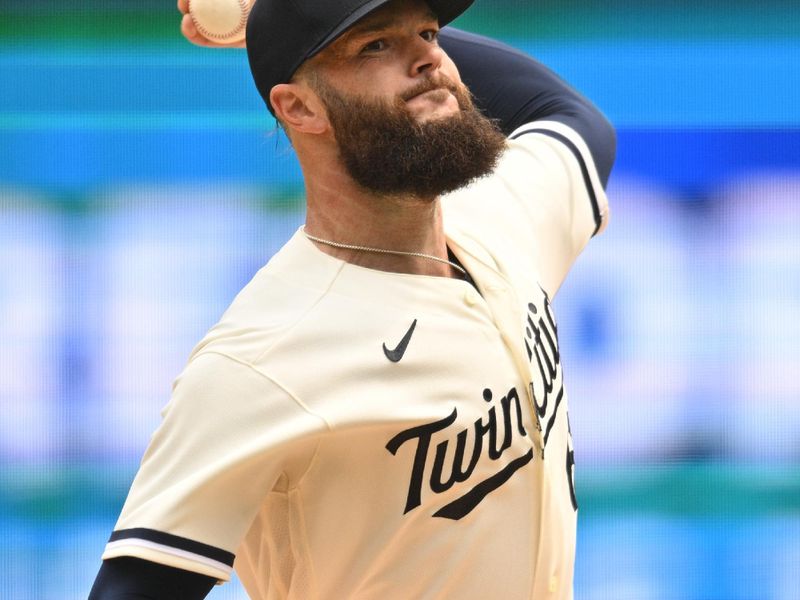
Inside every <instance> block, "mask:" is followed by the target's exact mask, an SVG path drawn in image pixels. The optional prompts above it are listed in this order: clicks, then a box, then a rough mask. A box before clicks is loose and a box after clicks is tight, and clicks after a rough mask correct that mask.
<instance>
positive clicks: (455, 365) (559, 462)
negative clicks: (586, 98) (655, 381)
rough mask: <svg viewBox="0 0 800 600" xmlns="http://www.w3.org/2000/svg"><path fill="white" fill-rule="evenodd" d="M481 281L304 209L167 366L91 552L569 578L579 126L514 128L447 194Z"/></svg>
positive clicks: (505, 591) (401, 584)
mask: <svg viewBox="0 0 800 600" xmlns="http://www.w3.org/2000/svg"><path fill="white" fill-rule="evenodd" d="M441 202H442V210H443V214H444V223H445V230H446V234H447V238H448V244H449V247H450V248H451V250H452V252H453V253H454V254H455V255H456V257H457V258H458V259H459V261H460V262H461V263H462V264H463V265H464V267H465V268H466V269H467V270H468V271H469V273H470V274H471V276H472V278H473V279H474V282H475V285H474V286H473V285H472V284H470V283H468V282H466V281H462V280H456V279H447V278H440V277H428V276H421V275H408V274H398V273H388V272H383V271H376V270H372V269H366V268H363V267H359V266H355V265H352V264H348V263H346V262H342V261H340V260H337V259H335V258H333V257H331V256H329V255H327V254H325V253H323V252H321V251H320V250H319V249H318V248H317V247H316V246H314V245H313V244H312V243H311V242H310V241H309V240H308V239H306V238H305V237H304V236H303V234H302V232H298V233H297V234H295V235H294V237H293V238H292V239H291V240H290V241H289V242H288V243H287V244H286V245H285V246H284V247H283V249H282V250H281V251H279V252H278V253H277V254H276V255H275V256H274V257H273V258H272V260H270V262H269V263H268V264H267V265H266V266H265V267H264V268H263V269H261V270H260V271H259V272H258V273H257V274H256V275H255V277H254V278H253V280H252V281H251V282H250V283H249V284H248V285H247V286H246V287H245V288H244V289H243V290H242V291H241V292H240V294H239V295H238V296H237V298H236V299H235V300H234V302H233V303H232V305H231V306H230V308H229V309H228V310H227V311H226V313H225V314H224V315H223V317H222V319H221V320H220V322H219V323H218V324H217V325H216V326H215V327H213V328H212V329H211V330H210V331H209V333H208V334H207V335H206V337H205V338H204V339H203V340H202V341H201V342H200V343H199V344H198V345H197V347H196V348H195V349H194V351H193V352H192V355H191V357H190V359H189V362H188V365H187V366H186V369H185V370H184V372H183V373H182V374H181V375H180V376H179V377H178V379H177V380H176V381H175V384H174V386H173V393H172V398H171V400H170V402H169V403H168V404H167V406H166V407H165V409H164V411H163V422H162V425H161V426H160V428H159V429H158V430H157V431H156V433H155V434H154V436H153V438H152V440H151V443H150V446H149V448H148V449H147V451H146V453H145V455H144V458H143V460H142V464H141V467H140V470H139V472H138V474H137V476H136V478H135V480H134V482H133V485H132V487H131V490H130V493H129V495H128V498H127V501H126V502H125V505H124V508H123V510H122V513H121V515H120V517H119V520H118V522H117V524H116V527H115V530H114V532H113V534H112V536H111V539H110V541H109V543H108V545H107V547H106V550H105V553H104V555H103V557H104V558H113V557H118V556H136V557H140V558H143V559H146V560H150V561H155V562H158V563H162V564H165V565H170V566H174V567H179V568H182V569H187V570H190V571H195V572H198V573H203V574H206V575H210V576H212V577H215V578H217V579H218V580H219V581H221V582H222V581H226V580H228V579H229V577H230V574H231V570H232V568H233V567H235V568H236V571H237V573H238V574H239V577H240V579H241V580H242V582H243V584H244V586H245V588H246V589H247V591H248V593H249V594H250V596H251V597H252V598H254V599H270V600H271V599H275V598H291V599H308V598H359V599H381V600H385V599H387V598H459V599H469V598H475V599H485V598H513V599H516V598H536V599H542V598H560V599H566V598H571V597H572V573H573V560H574V551H575V526H576V516H577V502H576V498H575V489H574V473H573V471H574V454H573V450H572V441H571V437H570V431H569V420H568V415H567V396H566V392H565V389H564V382H563V374H562V368H561V359H560V355H559V348H558V334H557V331H558V330H557V325H556V320H555V316H554V313H553V308H552V306H551V304H550V299H551V298H552V297H553V295H554V294H555V292H556V290H557V289H558V287H559V285H560V284H561V282H562V280H563V278H564V276H565V275H566V273H567V271H568V270H569V268H570V266H571V264H572V262H573V261H574V259H575V258H576V256H577V255H578V254H579V253H580V251H581V250H582V248H583V247H584V245H585V244H586V242H587V241H588V240H589V239H590V238H591V236H592V235H594V234H595V233H597V232H598V231H599V230H600V229H601V228H602V227H603V225H604V224H605V221H606V212H607V209H606V206H607V204H606V199H605V194H604V191H603V189H602V186H601V185H600V182H599V180H598V177H597V175H596V172H595V168H594V166H593V163H592V159H591V155H590V153H589V151H588V149H587V147H586V146H585V144H584V143H583V141H582V140H581V138H580V137H579V136H578V135H577V134H576V133H575V132H574V131H572V130H571V129H569V128H568V127H566V126H563V125H561V124H559V123H555V122H536V123H532V124H529V125H527V126H524V127H522V128H520V129H518V130H517V131H516V132H514V133H513V134H512V135H511V136H510V138H509V142H508V149H507V151H506V152H505V154H504V155H503V157H502V158H501V162H500V164H499V167H498V169H497V170H496V171H495V172H494V173H493V174H492V175H491V176H490V177H486V178H484V179H481V180H479V181H477V182H476V183H474V184H473V185H471V186H469V187H467V188H464V189H462V190H459V191H458V192H455V193H452V194H450V195H448V196H446V197H444V198H443V199H442V201H441Z"/></svg>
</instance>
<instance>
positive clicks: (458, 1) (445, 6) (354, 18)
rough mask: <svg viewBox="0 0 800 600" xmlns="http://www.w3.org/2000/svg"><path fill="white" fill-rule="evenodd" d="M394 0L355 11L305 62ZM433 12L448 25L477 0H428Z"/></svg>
mask: <svg viewBox="0 0 800 600" xmlns="http://www.w3.org/2000/svg"><path fill="white" fill-rule="evenodd" d="M391 1H392V0H371V1H370V2H367V3H366V4H364V5H363V6H360V7H359V8H358V10H355V11H353V12H352V13H351V14H349V15H348V16H347V18H346V19H345V20H344V21H342V22H341V23H340V24H339V25H337V26H336V28H335V29H334V30H333V31H331V32H330V33H329V34H328V35H327V36H326V37H325V39H324V40H322V41H321V42H320V43H319V44H317V45H316V46H315V47H314V48H313V49H312V50H311V51H310V52H309V53H308V55H307V56H306V57H305V59H304V61H305V60H308V59H309V58H311V57H312V56H314V55H315V54H318V53H319V52H322V50H324V49H325V48H326V47H327V46H329V45H330V44H332V43H333V42H334V41H335V40H336V38H338V37H339V36H341V35H342V34H343V33H344V32H345V31H347V30H348V29H350V27H352V26H353V25H355V24H356V23H357V22H358V21H360V20H361V19H363V18H364V17H366V16H367V15H368V14H370V13H371V12H374V11H376V10H377V9H379V8H380V7H381V6H383V5H384V4H388V3H389V2H391ZM426 1H427V3H428V4H429V5H430V7H431V8H432V9H433V11H434V12H435V13H436V16H437V17H438V18H439V25H440V26H444V25H447V24H448V23H449V22H450V21H452V20H453V19H455V18H456V17H458V16H459V15H460V14H461V13H463V12H464V11H465V10H467V9H468V8H469V7H470V6H471V5H472V3H473V2H474V1H475V0H426Z"/></svg>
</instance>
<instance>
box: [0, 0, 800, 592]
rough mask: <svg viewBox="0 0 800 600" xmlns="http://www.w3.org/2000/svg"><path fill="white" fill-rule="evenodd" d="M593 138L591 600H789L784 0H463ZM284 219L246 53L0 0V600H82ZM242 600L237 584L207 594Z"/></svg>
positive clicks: (573, 285) (798, 329) (562, 314)
mask: <svg viewBox="0 0 800 600" xmlns="http://www.w3.org/2000/svg"><path fill="white" fill-rule="evenodd" d="M458 24H459V25H460V26H462V27H464V28H467V29H471V30H473V31H477V32H481V33H485V34H488V35H492V36H495V37H498V38H501V39H503V40H506V41H508V42H510V43H512V44H513V45H515V46H517V47H520V48H522V49H525V50H527V51H528V52H530V53H531V54H533V55H534V56H537V57H539V58H540V59H541V60H543V61H544V62H545V63H547V64H549V65H550V66H552V67H553V68H554V69H555V70H556V71H557V72H559V73H560V74H562V75H563V76H564V77H565V78H566V79H567V80H568V81H570V82H572V83H573V84H574V85H575V86H576V87H578V88H579V89H581V90H582V91H584V92H585V93H586V94H587V95H588V96H589V97H590V98H592V99H593V100H594V101H595V102H596V103H597V104H598V105H599V106H600V107H601V108H602V109H603V110H604V111H605V112H606V114H607V115H608V116H609V118H610V119H611V120H612V122H614V123H615V125H616V126H617V128H618V132H619V158H618V163H617V167H616V170H615V172H614V174H613V176H612V180H611V183H610V186H609V197H610V199H611V203H612V220H611V224H610V227H609V229H608V230H607V232H606V233H605V234H604V235H602V236H601V237H599V238H598V239H596V240H594V241H593V243H592V244H591V245H590V246H589V249H588V250H587V252H586V253H585V254H584V255H583V256H582V258H581V259H580V261H579V262H578V264H577V265H576V267H575V269H574V271H573V272H572V274H571V276H570V278H569V279H568V280H567V283H566V284H565V286H564V287H563V288H562V290H561V292H560V294H559V296H558V297H557V298H556V303H555V308H556V312H557V314H558V317H559V321H560V337H561V343H562V346H563V356H564V360H565V370H566V373H567V380H568V382H569V383H568V385H569V387H570V402H571V406H570V417H571V420H572V431H573V436H574V439H575V455H576V461H577V463H578V468H577V475H576V480H577V488H578V498H579V502H580V504H581V510H580V513H579V534H578V538H579V539H578V550H577V566H576V576H575V590H576V598H577V599H579V600H580V599H590V600H600V599H608V600H623V599H625V600H628V599H629V600H650V599H653V600H656V599H657V600H683V599H697V600H701V599H702V600H760V599H775V600H787V599H798V598H800V575H798V573H800V315H799V313H800V239H799V236H800V233H799V232H800V19H798V8H797V6H796V3H794V2H793V1H792V2H790V1H785V0H766V1H764V2H760V3H752V2H744V1H742V0H733V1H731V2H725V3H723V2H717V1H710V0H695V1H693V2H688V1H676V0H665V1H664V2H659V3H640V2H633V1H627V0H611V1H609V2H604V3H590V2H576V1H574V0H560V1H556V0H542V1H539V2H536V3H528V2H522V1H516V2H515V1H512V0H494V1H492V0H479V2H478V3H477V4H476V6H475V7H474V8H473V9H472V11H471V12H470V13H468V15H466V16H465V17H463V18H462V19H461V20H460V21H459V22H458ZM302 220H303V204H302V185H301V181H300V178H299V169H298V167H297V165H296V162H295V160H294V158H293V155H292V153H291V150H290V148H289V145H288V143H287V142H286V141H285V139H284V138H282V136H281V135H279V134H277V133H276V131H275V126H274V122H273V121H272V120H271V119H270V118H269V116H268V114H267V113H266V111H265V110H264V109H263V107H262V105H261V102H260V99H259V98H258V96H257V94H256V92H255V89H254V87H253V85H252V83H251V81H250V76H249V72H248V69H247V65H246V58H245V55H244V52H243V51H236V50H225V51H223V50H207V49H200V48H195V47H192V46H190V45H189V44H188V43H186V42H185V41H184V40H183V39H182V38H181V37H180V35H179V33H178V15H177V12H176V11H175V9H174V6H173V3H172V2H171V1H170V2H166V1H154V0H140V1H137V2H133V1H130V2H123V1H122V0H118V1H117V2H113V3H110V2H107V1H100V0H86V1H83V2H80V3H65V2H61V1H56V0H38V1H37V0H27V1H26V2H22V1H20V0H3V2H2V4H1V5H0V407H1V409H2V410H0V465H1V466H2V469H0V539H2V545H1V546H0V566H1V568H2V573H3V577H2V578H0V597H2V598H7V599H9V600H11V599H13V600H27V599H31V600H33V599H35V600H43V599H44V600H47V599H59V600H60V599H65V598H67V599H70V598H84V597H85V596H86V594H87V593H88V590H89V588H90V586H91V582H92V580H93V578H94V575H95V573H96V570H97V568H98V566H99V557H100V554H101V552H102V549H103V546H104V544H105V541H106V539H107V536H108V534H109V532H110V531H111V529H112V527H113V525H114V522H115V519H116V516H117V513H118V511H119V509H120V507H121V504H122V502H123V500H124V497H125V494H126V491H127V488H128V485H129V484H130V480H131V478H132V477H133V474H134V473H135V471H136V467H137V464H138V461H139V458H140V457H141V454H142V452H143V450H144V448H145V446H146V444H147V442H148V439H149V436H150V433H151V432H152V430H153V429H154V428H155V427H156V425H157V424H158V421H159V410H160V408H161V407H162V406H163V405H164V404H165V403H166V401H167V399H168V397H169V392H170V385H171V382H172V379H173V378H174V377H175V376H176V375H177V374H178V372H179V371H180V370H181V368H182V366H183V364H184V362H185V360H186V357H187V356H188V353H189V351H190V350H191V348H192V346H193V344H194V343H195V342H196V341H198V340H199V339H200V337H201V336H202V335H203V333H204V332H205V331H206V329H207V328H208V327H210V326H211V325H212V324H213V323H214V322H215V321H216V319H217V318H218V317H219V315H220V314H221V312H222V311H223V309H224V308H225V307H226V306H227V304H228V303H229V302H230V301H231V299H232V298H233V296H234V295H235V293H236V292H237V291H238V289H239V288H240V287H241V286H242V285H243V284H244V283H245V282H246V281H247V280H248V279H249V278H250V277H251V276H252V275H253V274H254V272H255V271H256V270H257V269H258V268H259V267H260V266H261V265H262V264H263V263H265V262H266V261H267V260H268V259H269V257H270V256H271V255H272V253H273V252H274V251H275V250H276V249H277V248H278V247H280V245H281V244H282V243H283V241H284V240H285V239H286V238H288V237H289V236H290V235H291V233H292V232H293V231H294V229H295V228H296V227H298V225H299V224H300V223H301V222H302ZM211 598H216V599H240V598H244V593H243V591H242V588H241V587H240V585H239V584H238V583H236V582H234V583H233V584H231V585H226V586H222V587H219V588H216V589H215V590H214V591H213V592H212V595H211Z"/></svg>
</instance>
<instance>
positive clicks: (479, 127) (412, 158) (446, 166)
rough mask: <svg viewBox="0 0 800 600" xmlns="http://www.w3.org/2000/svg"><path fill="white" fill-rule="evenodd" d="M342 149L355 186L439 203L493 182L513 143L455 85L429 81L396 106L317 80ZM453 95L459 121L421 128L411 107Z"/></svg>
mask: <svg viewBox="0 0 800 600" xmlns="http://www.w3.org/2000/svg"><path fill="white" fill-rule="evenodd" d="M314 87H315V89H316V91H317V93H318V94H319V96H320V97H321V98H322V100H323V102H324V103H325V106H326V108H327V111H328V117H329V119H330V121H331V125H332V126H333V131H334V136H335V138H336V141H337V143H338V145H339V152H340V154H341V159H342V162H343V163H344V166H345V168H346V169H347V171H348V173H349V174H350V176H351V177H352V178H353V180H354V181H355V182H356V183H358V184H359V185H360V186H361V187H363V188H364V189H366V190H369V191H371V192H374V193H376V194H379V195H391V196H397V195H412V196H415V197H417V198H423V199H430V200H432V199H434V198H436V197H438V196H439V195H441V194H446V193H448V192H452V191H453V190H457V189H459V188H461V187H464V186H465V185H467V184H469V183H470V182H472V181H474V180H476V179H478V178H480V177H483V176H484V175H487V174H488V173H490V172H492V171H493V170H494V169H495V167H496V166H497V161H498V159H499V157H500V154H502V152H503V150H504V149H505V146H506V140H505V137H504V136H503V134H502V133H501V132H500V130H499V129H498V127H497V126H496V125H495V123H494V122H493V121H491V120H489V119H488V118H486V117H485V116H483V115H482V114H481V113H480V112H479V111H478V110H477V108H475V105H474V104H473V102H472V99H471V98H470V97H469V93H468V92H467V91H466V89H465V88H463V87H459V86H456V85H454V84H453V83H452V82H451V81H450V80H449V79H446V78H442V77H440V78H438V79H437V80H436V81H434V80H426V81H425V82H423V83H422V84H420V85H419V86H416V87H415V89H413V90H411V91H410V92H408V93H406V94H404V96H403V97H402V98H396V99H395V100H394V101H393V102H390V101H387V100H380V99H369V98H367V97H365V96H348V95H345V94H343V93H341V92H339V91H337V90H336V89H334V88H333V87H332V86H331V85H330V84H328V83H327V82H324V81H322V80H321V79H317V81H315V82H314ZM441 87H445V88H447V89H448V90H450V91H451V92H452V93H453V95H455V97H456V99H457V100H458V104H459V106H460V108H461V111H460V112H459V113H458V114H455V115H453V116H451V117H444V118H438V119H433V120H429V121H426V122H422V123H419V122H417V121H416V120H415V119H414V117H413V116H412V114H411V113H410V111H409V110H408V108H407V107H406V105H405V100H407V99H408V98H410V97H412V96H413V95H415V94H417V93H420V92H422V91H425V90H428V89H436V88H441Z"/></svg>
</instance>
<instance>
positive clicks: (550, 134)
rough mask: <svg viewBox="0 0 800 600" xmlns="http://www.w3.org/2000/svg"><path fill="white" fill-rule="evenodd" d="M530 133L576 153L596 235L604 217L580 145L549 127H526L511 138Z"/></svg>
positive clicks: (593, 234)
mask: <svg viewBox="0 0 800 600" xmlns="http://www.w3.org/2000/svg"><path fill="white" fill-rule="evenodd" d="M529 133H540V134H542V135H546V136H548V137H551V138H553V139H555V140H558V141H559V142H561V143H562V144H564V145H565V146H566V147H567V148H569V149H570V151H571V152H572V154H574V155H575V159H576V160H577V161H578V164H579V165H580V167H581V175H583V183H584V184H585V185H586V190H587V191H588V192H589V199H590V200H591V201H592V213H593V214H594V232H593V233H592V237H594V236H595V235H596V234H597V232H598V231H599V230H600V226H601V225H602V224H603V217H602V216H601V215H600V205H599V204H598V203H597V195H596V194H595V192H594V186H593V185H592V180H591V178H590V177H589V168H588V167H587V166H586V161H585V160H584V159H583V155H582V154H581V151H580V150H578V147H577V146H576V145H575V144H573V143H572V140H570V139H569V138H567V137H566V136H563V135H561V134H560V133H556V132H555V131H551V130H549V129H526V130H525V131H520V132H519V133H518V134H516V135H514V136H511V139H512V140H515V139H517V138H519V137H522V136H523V135H527V134H529Z"/></svg>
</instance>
